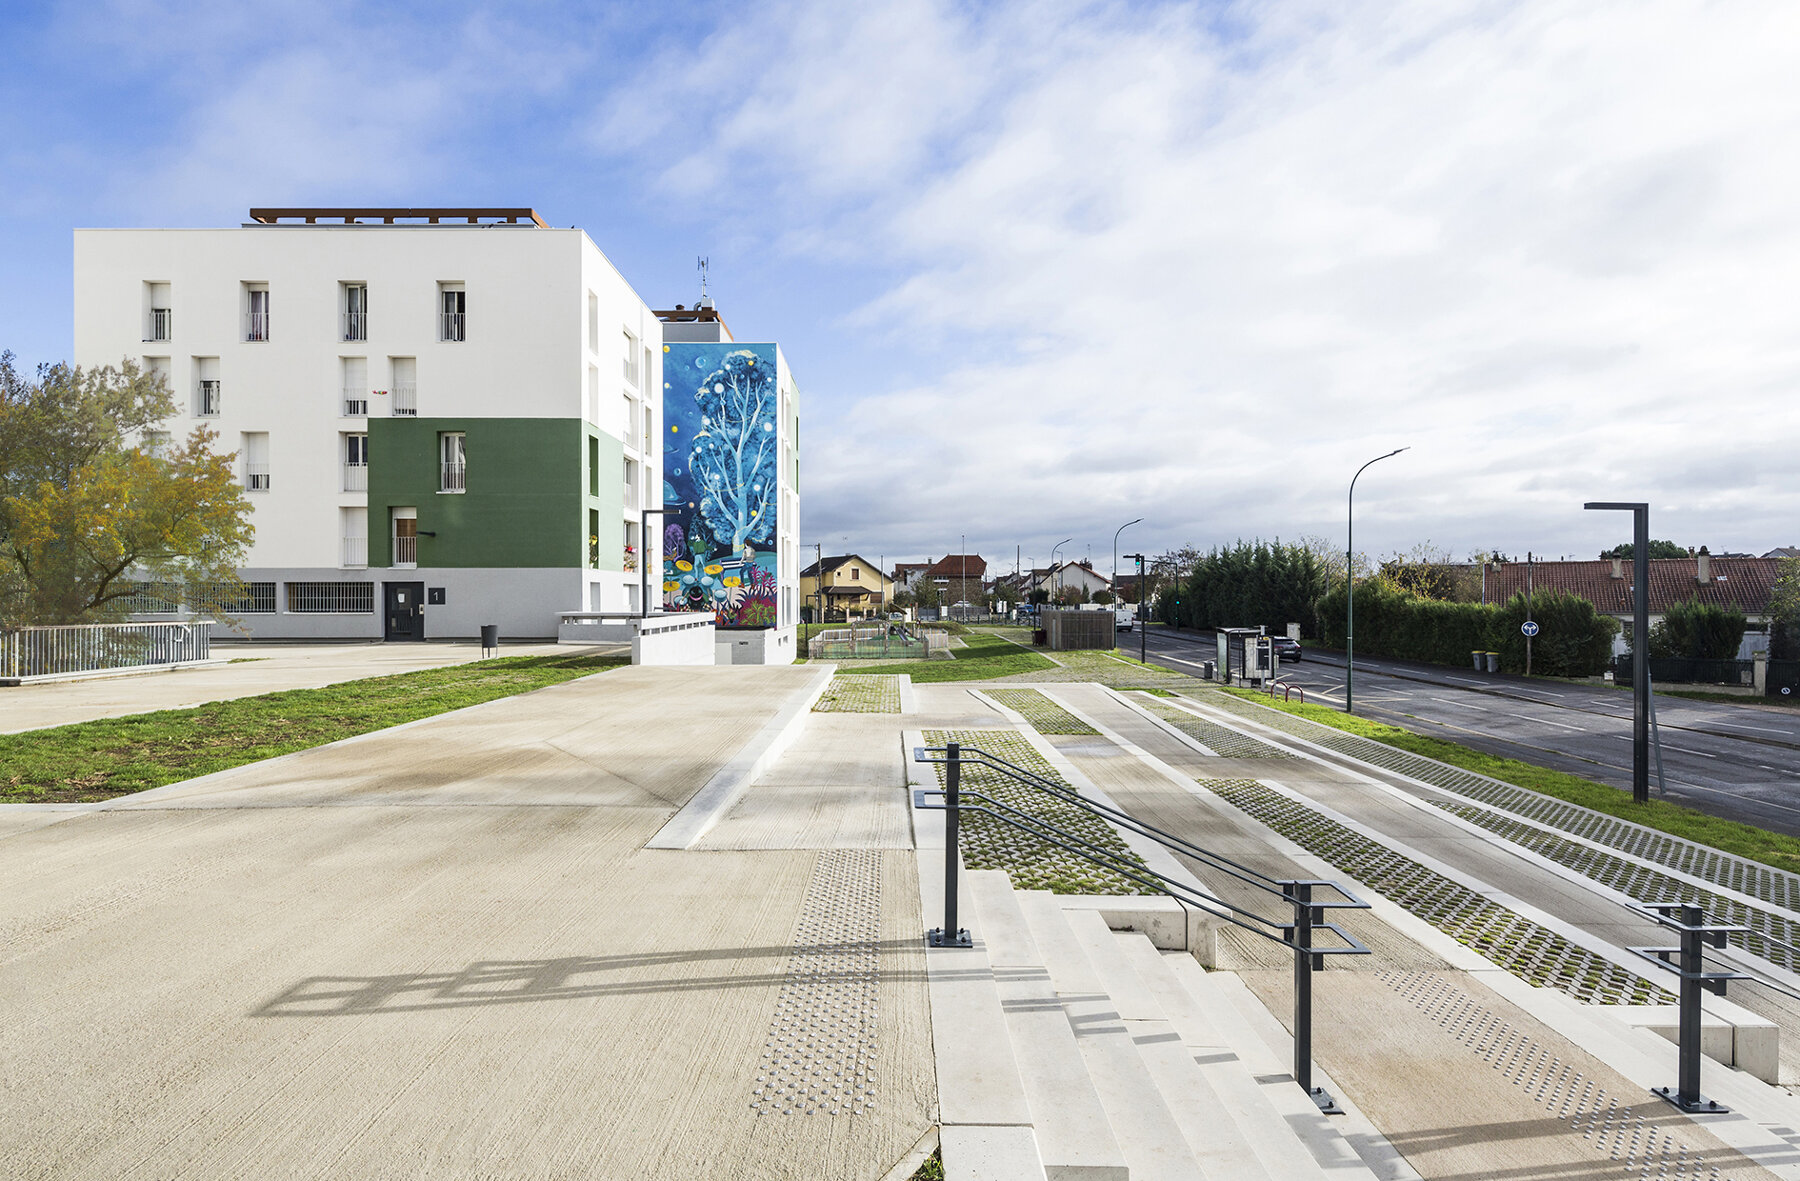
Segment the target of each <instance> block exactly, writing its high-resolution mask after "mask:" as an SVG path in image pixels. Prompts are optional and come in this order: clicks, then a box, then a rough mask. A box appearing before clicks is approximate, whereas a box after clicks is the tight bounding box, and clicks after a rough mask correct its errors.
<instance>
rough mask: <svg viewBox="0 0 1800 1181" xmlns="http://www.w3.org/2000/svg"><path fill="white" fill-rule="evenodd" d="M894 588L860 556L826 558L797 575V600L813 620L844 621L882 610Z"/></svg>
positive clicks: (879, 571)
mask: <svg viewBox="0 0 1800 1181" xmlns="http://www.w3.org/2000/svg"><path fill="white" fill-rule="evenodd" d="M893 590H894V585H893V583H892V582H891V581H889V579H888V577H887V576H886V575H885V574H883V573H882V572H881V568H880V567H879V566H877V565H876V564H875V563H873V562H871V561H869V560H868V559H867V558H865V557H863V556H862V555H860V554H837V555H834V556H828V557H825V558H823V559H821V560H819V561H816V562H814V563H812V565H810V566H808V567H806V569H804V570H802V571H800V598H801V602H802V603H803V604H804V605H805V606H806V607H807V608H808V615H809V616H810V617H811V618H813V619H827V620H829V619H847V618H849V617H850V616H852V615H861V616H867V615H872V614H876V613H879V612H880V611H882V610H883V609H884V605H885V604H886V603H887V601H888V599H890V598H891V597H893Z"/></svg>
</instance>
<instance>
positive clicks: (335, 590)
mask: <svg viewBox="0 0 1800 1181" xmlns="http://www.w3.org/2000/svg"><path fill="white" fill-rule="evenodd" d="M287 609H288V611H289V612H290V613H291V614H294V615H373V614H375V584H374V583H372V582H290V583H288V584H287Z"/></svg>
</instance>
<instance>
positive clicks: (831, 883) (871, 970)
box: [750, 849, 881, 1115]
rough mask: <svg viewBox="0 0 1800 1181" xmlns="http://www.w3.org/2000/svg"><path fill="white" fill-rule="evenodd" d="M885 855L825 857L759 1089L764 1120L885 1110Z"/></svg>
mask: <svg viewBox="0 0 1800 1181" xmlns="http://www.w3.org/2000/svg"><path fill="white" fill-rule="evenodd" d="M880 939H881V854H880V853H879V852H876V851H875V850H872V849H832V850H828V851H826V852H824V853H821V854H819V860H818V864H817V866H816V867H815V868H814V870H813V876H812V881H811V883H810V884H809V885H808V886H807V888H806V897H805V899H803V900H802V902H801V904H800V919H799V922H798V924H797V925H796V926H795V929H794V943H793V950H792V951H791V952H790V953H789V955H788V970H787V978H786V979H785V980H783V981H782V984H781V993H780V995H779V996H778V997H777V998H776V1001H775V1016H774V1017H773V1018H772V1019H771V1020H770V1022H769V1040H768V1042H767V1044H765V1045H764V1046H763V1054H762V1064H761V1069H760V1070H759V1071H758V1072H757V1076H756V1083H755V1086H754V1087H753V1089H752V1090H751V1092H750V1099H751V1102H750V1106H751V1107H752V1108H753V1109H754V1110H755V1111H756V1113H757V1114H758V1115H858V1114H860V1113H862V1112H865V1111H872V1110H874V1108H875V1090H876V1075H875V1050H876V1033H875V1030H876V996H877V991H878V985H879V982H880V964H881V954H880Z"/></svg>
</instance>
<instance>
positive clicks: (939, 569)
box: [924, 554, 987, 607]
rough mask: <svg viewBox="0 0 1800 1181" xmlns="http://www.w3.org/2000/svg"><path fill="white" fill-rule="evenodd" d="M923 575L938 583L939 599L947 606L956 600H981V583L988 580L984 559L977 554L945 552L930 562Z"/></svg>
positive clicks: (978, 602)
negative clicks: (929, 566)
mask: <svg viewBox="0 0 1800 1181" xmlns="http://www.w3.org/2000/svg"><path fill="white" fill-rule="evenodd" d="M924 576H925V577H926V578H929V579H931V580H932V581H933V582H935V583H937V588H938V601H939V602H941V603H942V604H944V606H946V607H951V606H955V605H956V604H957V603H973V604H975V605H976V606H980V605H981V603H982V602H983V601H984V600H983V597H982V587H983V585H984V584H985V583H986V580H987V559H986V558H983V557H982V556H981V555H980V554H946V555H944V556H943V557H942V558H939V559H938V560H937V561H936V562H933V563H932V564H931V568H930V569H929V570H927V571H926V572H925V575H924Z"/></svg>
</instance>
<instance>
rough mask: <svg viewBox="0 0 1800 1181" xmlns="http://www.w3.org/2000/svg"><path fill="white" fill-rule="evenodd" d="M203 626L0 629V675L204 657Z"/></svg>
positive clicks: (206, 637) (206, 636)
mask: <svg viewBox="0 0 1800 1181" xmlns="http://www.w3.org/2000/svg"><path fill="white" fill-rule="evenodd" d="M210 645H211V631H210V630H209V629H208V628H207V626H206V625H205V624H200V625H197V626H190V625H189V624H185V623H81V624H68V625H59V626H54V627H22V628H17V629H15V630H12V631H0V677H5V678H7V679H9V680H25V679H30V678H34V677H57V676H68V675H70V674H72V673H85V672H100V671H102V670H105V669H114V668H141V667H145V666H149V665H166V664H185V663H187V662H189V661H195V660H206V659H208V657H209V653H210Z"/></svg>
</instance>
